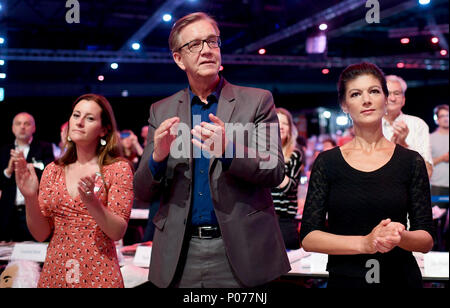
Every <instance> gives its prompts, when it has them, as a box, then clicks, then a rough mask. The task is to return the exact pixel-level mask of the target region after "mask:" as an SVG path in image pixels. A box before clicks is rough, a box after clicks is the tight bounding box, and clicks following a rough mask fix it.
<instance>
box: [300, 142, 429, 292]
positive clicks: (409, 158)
mask: <svg viewBox="0 0 450 308" xmlns="http://www.w3.org/2000/svg"><path fill="white" fill-rule="evenodd" d="M327 213H328V223H327V226H326V215H327ZM407 216H409V220H410V228H409V230H410V231H414V230H425V231H427V232H429V233H430V234H431V235H434V230H433V221H432V214H431V197H430V186H429V181H428V175H427V170H426V167H425V163H424V161H423V159H422V157H421V156H420V155H419V154H418V153H417V152H415V151H411V150H408V149H405V148H403V147H401V146H399V145H397V146H396V148H395V150H394V153H393V155H392V157H391V159H390V160H389V161H388V162H387V163H386V164H385V165H384V166H382V167H381V168H379V169H377V170H375V171H372V172H363V171H359V170H357V169H354V168H352V167H351V166H350V165H349V164H348V163H347V162H346V161H345V160H344V157H343V156H342V153H341V151H340V149H339V148H338V147H336V148H334V149H332V150H329V151H325V152H323V153H321V154H320V155H319V156H318V157H317V159H316V161H315V162H314V166H313V169H312V173H311V178H310V183H309V188H308V194H307V197H306V202H305V208H304V212H303V219H302V226H301V230H300V238H301V240H302V241H303V239H304V238H305V236H306V235H307V234H308V233H310V232H311V231H314V230H322V231H325V232H329V233H332V234H337V235H367V234H369V233H370V232H371V231H372V229H373V228H374V227H375V226H377V225H378V224H379V223H380V222H381V220H383V219H386V218H390V219H391V220H392V221H395V222H400V223H402V224H403V225H405V226H407ZM374 262H377V263H376V264H378V265H379V266H377V267H378V268H379V276H378V278H379V279H377V282H378V283H370V284H369V283H367V280H366V275H367V274H369V276H370V277H372V278H374V276H372V273H369V271H371V270H373V269H374ZM327 270H328V272H329V274H330V277H329V285H328V286H329V287H332V286H338V287H348V286H352V287H355V286H356V287H421V286H422V276H421V273H420V270H419V267H418V265H417V262H416V260H415V258H414V256H413V255H412V253H411V252H409V251H406V250H403V249H401V248H399V247H395V248H394V249H393V250H391V251H390V252H388V253H385V254H381V253H376V254H359V255H330V256H329V258H328V265H327ZM372 281H373V280H372Z"/></svg>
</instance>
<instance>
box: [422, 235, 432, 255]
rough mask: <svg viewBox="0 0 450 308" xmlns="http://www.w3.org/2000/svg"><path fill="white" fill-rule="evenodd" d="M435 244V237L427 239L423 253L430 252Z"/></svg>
mask: <svg viewBox="0 0 450 308" xmlns="http://www.w3.org/2000/svg"><path fill="white" fill-rule="evenodd" d="M433 246H434V241H433V238H431V239H429V240H427V243H426V244H425V245H424V247H423V250H422V251H421V253H428V252H430V251H431V250H432V249H433Z"/></svg>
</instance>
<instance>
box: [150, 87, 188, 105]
mask: <svg viewBox="0 0 450 308" xmlns="http://www.w3.org/2000/svg"><path fill="white" fill-rule="evenodd" d="M187 91H188V89H187V88H186V89H183V90H180V91H178V92H177V93H175V94H173V95H171V96H168V97H166V98H163V99H162V100H159V101H157V102H155V103H153V104H152V105H151V106H150V108H153V109H155V110H156V109H161V108H163V109H165V108H167V106H168V105H170V104H172V103H178V102H179V101H183V100H185V98H186V97H187V95H188V93H187Z"/></svg>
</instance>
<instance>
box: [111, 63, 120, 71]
mask: <svg viewBox="0 0 450 308" xmlns="http://www.w3.org/2000/svg"><path fill="white" fill-rule="evenodd" d="M111 68H112V69H113V70H116V69H118V68H119V64H117V63H116V62H114V63H111Z"/></svg>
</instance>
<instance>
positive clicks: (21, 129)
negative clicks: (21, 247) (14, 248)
mask: <svg viewBox="0 0 450 308" xmlns="http://www.w3.org/2000/svg"><path fill="white" fill-rule="evenodd" d="M35 131H36V124H35V121H34V118H33V116H32V115H30V114H29V113H26V112H21V113H19V114H17V115H16V116H15V117H14V120H13V124H12V132H13V134H14V136H15V137H16V139H15V140H14V143H12V144H8V145H6V146H4V147H2V148H1V149H0V190H1V191H2V195H1V198H0V241H14V242H20V241H27V240H33V237H32V236H31V234H30V232H29V231H28V227H27V222H26V213H25V200H24V197H23V196H22V194H21V193H20V191H19V190H18V189H17V186H16V181H15V176H14V165H13V158H14V157H19V156H22V155H23V156H24V157H25V158H26V160H27V162H28V163H32V164H33V166H34V168H35V170H36V173H37V175H38V177H39V179H40V177H41V175H42V171H44V167H45V166H46V165H47V164H48V163H50V162H52V161H53V160H54V157H53V150H52V146H51V144H50V143H46V142H41V141H37V140H35V139H33V134H34V132H35Z"/></svg>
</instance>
